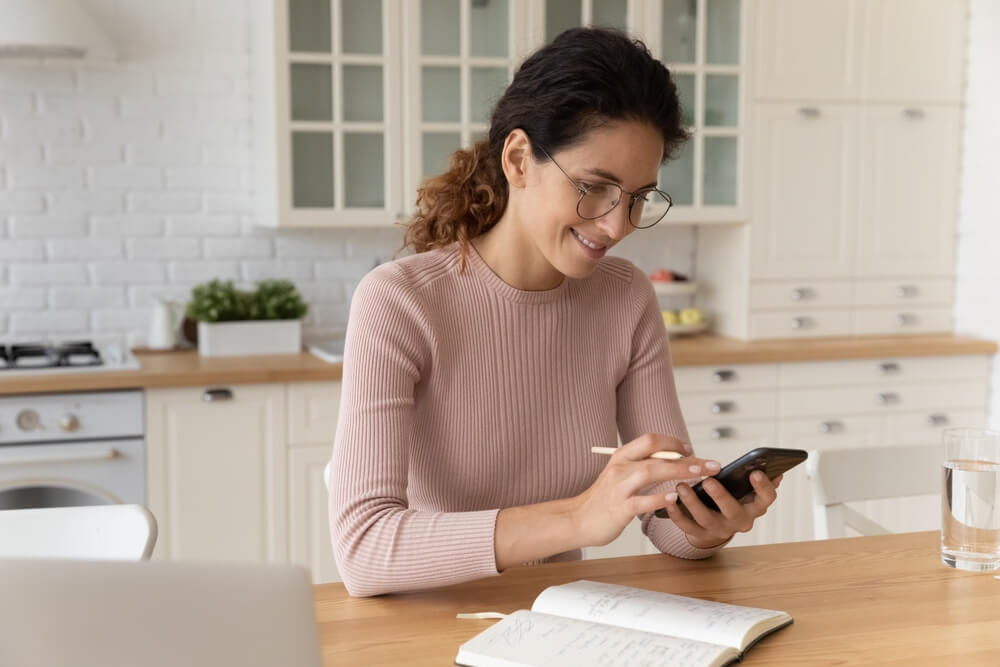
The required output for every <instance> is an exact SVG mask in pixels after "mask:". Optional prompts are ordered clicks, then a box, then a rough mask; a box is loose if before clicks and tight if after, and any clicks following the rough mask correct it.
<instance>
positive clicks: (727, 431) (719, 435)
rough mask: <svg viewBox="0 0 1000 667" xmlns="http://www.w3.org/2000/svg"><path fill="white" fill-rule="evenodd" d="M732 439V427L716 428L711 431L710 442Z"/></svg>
mask: <svg viewBox="0 0 1000 667" xmlns="http://www.w3.org/2000/svg"><path fill="white" fill-rule="evenodd" d="M731 437H733V427H732V426H717V427H715V428H713V429H712V440H726V439H728V438H731Z"/></svg>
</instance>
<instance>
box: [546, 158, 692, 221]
mask: <svg viewBox="0 0 1000 667" xmlns="http://www.w3.org/2000/svg"><path fill="white" fill-rule="evenodd" d="M538 150H540V151H541V152H542V153H543V154H544V155H545V157H547V158H548V159H550V160H552V164H554V165H555V166H556V167H558V168H559V171H561V172H562V173H563V175H564V176H565V177H566V178H568V179H569V182H570V183H572V184H573V187H575V188H576V190H577V192H579V193H580V198H579V199H578V200H577V202H576V214H577V215H578V216H580V217H581V218H583V219H584V220H596V219H597V218H603V217H604V216H606V215H607V214H608V213H611V211H613V210H615V207H616V206H618V203H619V202H620V201H621V200H622V196H623V195H628V196H629V201H628V222H629V224H630V225H632V226H633V227H635V228H636V229H649V228H650V227H652V226H653V225H655V224H656V223H658V222H659V221H660V220H663V218H664V217H665V216H666V215H667V211H669V210H670V207H671V206H673V201H671V199H670V195H668V194H667V193H666V192H664V191H663V190H657V189H656V188H645V189H643V190H637V191H636V192H629V191H627V190H624V189H622V187H621V186H620V185H618V184H617V183H581V182H580V181H577V180H576V179H575V178H573V177H572V176H570V175H569V174H567V173H566V170H565V169H563V168H562V167H561V166H559V163H558V162H556V161H555V159H553V157H552V156H551V155H549V153H548V151H546V150H545V149H544V148H542V147H541V146H539V147H538ZM647 208H648V209H649V215H648V216H647V217H646V219H645V220H643V215H644V214H645V212H646V209H647Z"/></svg>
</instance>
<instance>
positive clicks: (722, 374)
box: [712, 368, 736, 382]
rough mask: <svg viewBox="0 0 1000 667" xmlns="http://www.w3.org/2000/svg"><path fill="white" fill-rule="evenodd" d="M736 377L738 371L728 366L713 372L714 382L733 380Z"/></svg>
mask: <svg viewBox="0 0 1000 667" xmlns="http://www.w3.org/2000/svg"><path fill="white" fill-rule="evenodd" d="M735 379H736V371H734V370H730V369H728V368H723V369H722V370H718V371H715V372H714V373H712V382H732V381H733V380H735Z"/></svg>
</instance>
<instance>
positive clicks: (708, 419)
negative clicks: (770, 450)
mask: <svg viewBox="0 0 1000 667" xmlns="http://www.w3.org/2000/svg"><path fill="white" fill-rule="evenodd" d="M679 398H680V404H681V412H682V413H683V414H684V420H685V421H686V422H687V423H689V424H712V425H716V424H721V423H723V422H728V421H736V420H747V419H774V417H775V415H776V414H777V392H775V391H766V390H762V391H746V392H729V393H726V392H712V393H702V394H680V395H679Z"/></svg>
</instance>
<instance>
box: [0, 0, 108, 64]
mask: <svg viewBox="0 0 1000 667" xmlns="http://www.w3.org/2000/svg"><path fill="white" fill-rule="evenodd" d="M114 55H115V53H114V48H113V46H112V44H111V41H110V40H109V39H108V37H107V35H105V34H104V31H103V30H101V28H100V27H99V26H98V25H97V23H95V22H94V20H93V18H91V16H90V14H88V13H87V12H86V11H85V10H84V9H83V8H82V7H81V6H80V4H79V3H78V2H77V0H0V58H98V59H113V58H114Z"/></svg>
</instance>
